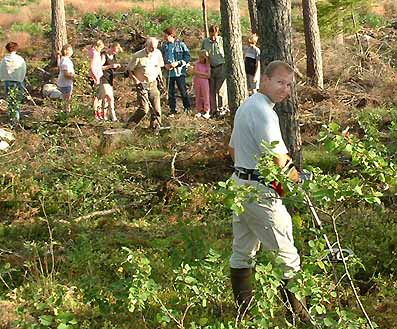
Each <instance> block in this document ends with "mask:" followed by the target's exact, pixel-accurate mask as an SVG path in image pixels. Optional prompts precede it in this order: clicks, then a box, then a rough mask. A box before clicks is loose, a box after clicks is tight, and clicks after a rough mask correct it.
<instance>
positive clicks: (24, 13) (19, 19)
mask: <svg viewBox="0 0 397 329" xmlns="http://www.w3.org/2000/svg"><path fill="white" fill-rule="evenodd" d="M50 13H51V11H50V2H49V1H44V0H42V1H40V2H38V3H34V4H32V5H30V6H26V7H22V8H21V9H20V10H19V12H18V13H17V14H4V13H1V14H0V26H1V27H2V28H3V29H4V28H8V27H10V26H11V25H12V24H13V23H33V22H40V21H43V20H47V21H49V18H50Z"/></svg>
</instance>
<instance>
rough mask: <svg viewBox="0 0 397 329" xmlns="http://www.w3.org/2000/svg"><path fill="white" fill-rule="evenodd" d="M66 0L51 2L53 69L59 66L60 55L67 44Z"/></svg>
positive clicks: (53, 0)
mask: <svg viewBox="0 0 397 329" xmlns="http://www.w3.org/2000/svg"><path fill="white" fill-rule="evenodd" d="M67 42H68V38H67V33H66V18H65V5H64V0H51V43H52V53H51V64H50V65H51V67H54V66H57V65H58V55H59V52H60V51H61V49H62V47H63V46H64V45H65V44H67Z"/></svg>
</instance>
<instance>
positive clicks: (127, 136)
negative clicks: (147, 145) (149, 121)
mask: <svg viewBox="0 0 397 329" xmlns="http://www.w3.org/2000/svg"><path fill="white" fill-rule="evenodd" d="M131 137H132V130H130V129H124V128H117V129H108V130H105V131H104V132H103V133H102V136H101V142H100V144H99V148H98V151H99V153H101V154H109V153H111V152H112V151H114V150H116V149H118V148H120V147H122V146H125V145H128V143H129V142H131Z"/></svg>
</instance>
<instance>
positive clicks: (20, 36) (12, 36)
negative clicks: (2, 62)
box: [0, 32, 32, 57]
mask: <svg viewBox="0 0 397 329" xmlns="http://www.w3.org/2000/svg"><path fill="white" fill-rule="evenodd" d="M6 36H7V37H6V38H5V42H2V43H0V57H2V56H4V55H5V49H4V47H5V45H6V43H7V42H9V41H14V42H16V43H17V44H18V45H19V48H20V49H24V48H28V47H30V46H31V45H32V43H31V40H32V38H31V36H30V34H29V33H27V32H9V33H7V34H6Z"/></svg>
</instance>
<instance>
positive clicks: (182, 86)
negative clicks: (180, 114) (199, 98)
mask: <svg viewBox="0 0 397 329" xmlns="http://www.w3.org/2000/svg"><path fill="white" fill-rule="evenodd" d="M168 83H169V84H168V106H169V107H170V111H171V112H176V95H175V83H176V85H177V86H178V89H179V92H180V93H181V96H182V102H183V107H184V109H185V110H188V109H190V100H189V96H188V94H187V90H186V77H185V76H184V75H181V76H180V77H171V78H169V82H168Z"/></svg>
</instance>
